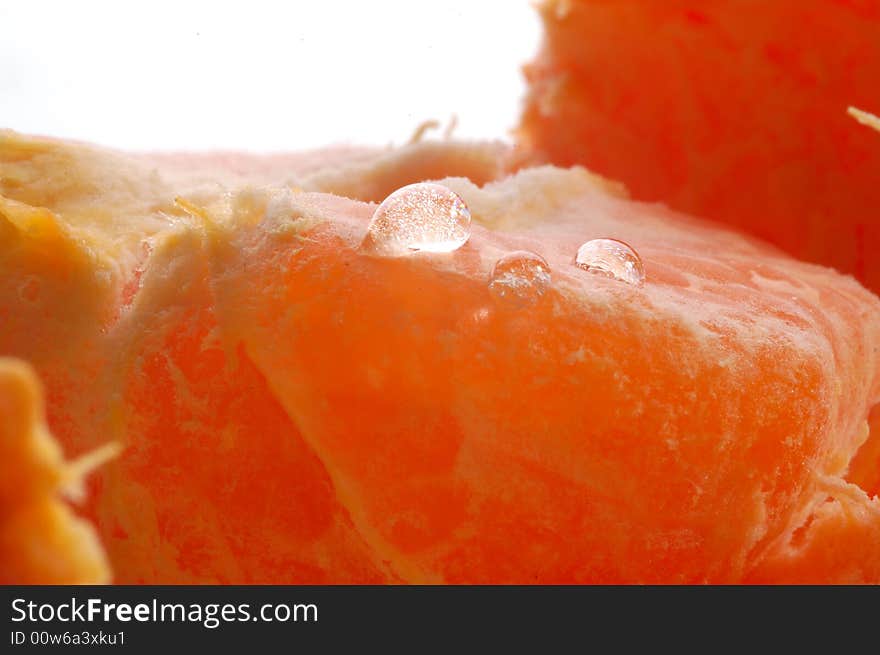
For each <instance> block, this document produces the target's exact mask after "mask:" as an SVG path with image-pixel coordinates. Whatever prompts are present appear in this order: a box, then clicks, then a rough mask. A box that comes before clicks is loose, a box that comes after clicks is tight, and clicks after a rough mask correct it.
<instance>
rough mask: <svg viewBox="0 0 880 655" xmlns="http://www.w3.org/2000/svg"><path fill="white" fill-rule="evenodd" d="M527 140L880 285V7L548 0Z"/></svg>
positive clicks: (535, 154) (640, 194) (539, 155)
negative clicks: (875, 115)
mask: <svg viewBox="0 0 880 655" xmlns="http://www.w3.org/2000/svg"><path fill="white" fill-rule="evenodd" d="M541 16H542V19H543V22H544V27H545V35H546V36H545V40H544V46H543V48H542V50H541V52H540V53H539V54H538V56H537V57H536V58H535V59H534V61H533V62H532V63H530V64H529V65H528V66H527V67H526V75H527V77H528V80H529V83H530V92H529V96H528V100H527V103H526V109H525V113H524V116H523V120H522V125H521V127H520V131H519V139H520V143H521V145H523V146H524V148H525V150H527V151H530V152H531V157H532V160H533V161H534V159H537V160H541V161H550V162H553V163H556V164H559V165H565V166H568V165H572V164H582V165H585V166H588V167H589V168H591V169H592V170H595V171H596V172H598V173H602V174H603V175H608V176H611V177H613V178H615V179H619V180H621V181H622V182H624V183H625V184H626V185H627V186H628V187H629V188H630V190H631V191H632V193H633V195H634V196H635V197H636V198H639V199H643V200H658V201H662V202H666V203H669V204H670V205H671V206H672V207H675V208H676V209H679V210H682V211H686V212H688V213H692V214H695V215H698V216H704V217H707V218H712V219H716V220H720V221H724V222H725V223H729V224H731V225H735V226H737V227H739V228H740V229H743V230H746V231H748V232H751V233H753V234H755V235H757V236H759V237H761V238H764V239H766V240H769V241H770V242H772V243H774V244H776V245H777V246H779V247H781V248H784V249H785V250H787V251H788V252H789V253H791V254H793V255H795V256H797V257H799V258H801V259H807V260H810V261H815V262H818V263H821V264H824V265H827V266H833V267H835V268H837V269H838V270H841V271H843V272H845V273H850V274H852V275H855V276H856V277H857V278H858V279H859V280H860V281H862V282H863V283H865V284H866V286H868V287H869V288H870V289H873V290H874V291H878V290H880V265H878V263H877V258H876V257H874V253H876V252H877V251H878V249H880V222H878V221H877V220H876V215H877V212H878V211H880V210H878V209H877V208H878V207H880V184H878V183H877V180H878V179H880V143H878V142H877V139H876V137H875V136H874V135H873V134H872V133H871V132H870V131H869V130H866V129H865V128H863V127H861V126H859V125H858V124H857V123H856V121H854V120H853V119H852V118H850V116H848V115H847V108H848V107H849V106H851V105H852V106H854V107H858V108H861V109H863V110H867V111H875V112H876V111H877V109H878V108H880V86H878V85H877V83H876V80H877V75H878V73H880V39H878V38H877V35H878V33H880V6H878V5H877V4H876V3H872V2H843V1H837V0H815V1H811V2H801V1H800V0H778V1H775V2H764V3H760V5H754V6H748V7H744V6H743V4H742V3H741V2H738V1H737V0H720V1H716V2H712V3H706V2H698V1H695V0H664V2H652V1H651V0H621V1H619V2H607V1H605V0H546V1H545V2H543V3H542V4H541Z"/></svg>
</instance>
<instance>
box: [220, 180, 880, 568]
mask: <svg viewBox="0 0 880 655" xmlns="http://www.w3.org/2000/svg"><path fill="white" fill-rule="evenodd" d="M443 183H445V184H446V185H448V186H449V187H450V188H452V189H453V190H455V191H456V192H457V193H458V194H459V195H460V196H461V197H462V198H464V199H465V201H466V202H467V203H468V205H469V206H470V208H471V211H472V214H473V218H474V221H475V222H476V223H478V225H477V226H476V227H475V228H474V231H473V234H472V235H471V238H470V240H469V241H468V243H467V244H466V245H465V246H464V247H462V248H461V249H460V250H458V251H456V252H455V253H453V254H449V255H428V254H418V255H414V256H411V257H403V258H383V257H376V256H373V255H370V254H368V253H366V252H364V251H362V250H360V249H359V243H360V241H361V239H362V238H363V234H364V232H365V229H366V226H367V223H368V221H369V219H370V216H371V213H372V210H373V206H372V205H369V204H365V203H362V202H357V201H353V200H348V199H342V198H337V197H332V196H327V195H323V194H311V193H301V194H285V196H284V197H285V200H284V202H285V203H286V205H285V206H286V209H284V210H282V211H279V210H278V207H279V205H278V204H277V203H275V204H273V206H274V207H275V212H274V213H273V215H272V216H271V217H267V216H265V215H262V214H260V213H259V211H257V212H256V214H255V213H254V211H253V210H251V209H243V210H238V211H229V212H226V213H225V214H222V215H220V214H218V215H217V223H216V229H215V230H214V231H212V232H211V233H210V234H209V237H208V241H209V246H208V248H209V253H210V255H209V258H210V266H211V271H212V272H211V280H212V285H213V288H214V293H215V296H216V301H217V316H218V324H219V326H220V330H221V333H223V334H224V335H225V337H224V338H226V339H228V340H230V341H231V342H232V343H242V344H243V348H244V351H245V352H246V353H247V356H248V357H249V358H250V359H251V361H252V362H253V363H254V365H255V367H256V368H257V369H258V370H259V371H260V372H261V374H262V375H263V376H265V379H266V381H267V384H268V386H269V388H271V389H272V392H273V394H274V396H275V397H276V398H277V400H278V402H279V403H280V405H281V406H282V407H283V408H284V410H285V412H286V413H287V415H288V416H290V417H291V420H293V421H294V422H295V423H296V425H297V426H298V427H299V430H300V432H301V434H302V436H303V439H304V440H305V442H306V443H307V444H308V445H309V447H310V448H311V449H313V451H314V453H315V454H316V456H317V457H318V458H319V459H320V460H321V462H322V464H323V465H324V467H325V468H326V470H327V472H328V475H329V476H330V479H331V480H332V483H333V486H334V489H335V490H336V494H337V498H338V500H339V502H341V503H342V505H343V506H345V508H346V509H347V510H348V512H349V514H350V516H351V519H352V521H353V523H354V525H355V526H356V527H357V529H358V531H359V532H360V534H361V535H362V536H363V537H364V539H365V540H366V542H367V543H368V544H369V545H370V547H371V548H372V549H373V550H374V551H375V552H376V553H378V554H379V555H380V557H381V558H382V559H383V560H386V561H388V562H389V563H390V564H391V566H392V567H393V570H394V571H395V573H396V574H397V575H399V576H400V577H401V578H402V579H404V580H407V581H411V582H706V581H710V582H733V581H740V580H742V579H743V577H744V576H745V575H747V574H748V573H749V572H750V571H752V570H753V569H754V567H755V566H757V564H758V563H759V562H761V561H763V560H764V559H765V558H766V557H768V553H773V552H776V549H779V548H781V547H783V546H784V545H785V544H788V543H789V542H790V540H791V538H792V535H793V534H794V533H795V531H796V529H797V528H799V527H800V526H801V525H803V523H804V522H805V521H806V520H807V519H808V517H809V516H810V515H811V514H812V513H813V512H814V510H815V508H816V506H817V504H818V503H819V502H821V499H822V498H823V497H824V496H822V494H823V492H822V488H821V485H820V482H819V480H820V479H826V478H830V479H835V480H839V479H840V478H841V477H842V476H843V475H844V474H845V472H846V470H847V466H848V464H849V461H850V459H851V458H852V457H853V455H854V453H855V452H856V450H857V449H858V447H859V446H860V445H861V443H862V442H863V441H864V439H865V436H866V433H867V431H866V428H865V425H866V423H865V422H866V417H867V413H868V410H869V408H870V407H871V406H872V405H873V404H874V403H875V402H876V401H877V397H878V391H880V386H878V381H880V379H878V375H877V372H878V361H877V357H878V354H877V353H878V345H880V344H878V340H880V312H878V309H880V304H878V301H877V299H876V297H874V296H873V295H872V294H870V293H869V292H867V291H865V290H864V289H863V288H861V287H860V286H859V285H858V284H857V283H856V282H854V281H853V280H851V279H848V278H845V277H842V276H840V275H838V274H836V273H834V272H833V271H831V270H829V269H825V268H821V267H818V266H813V265H809V264H803V263H799V262H796V261H794V260H792V259H790V258H788V257H787V256H785V255H783V254H781V253H779V252H778V251H775V250H774V249H772V248H770V247H768V246H765V245H762V244H760V243H758V242H755V241H751V240H749V239H747V238H743V237H741V236H738V235H736V234H734V233H731V232H726V231H724V230H721V229H718V228H717V227H714V226H712V225H710V224H707V223H704V222H700V221H697V220H694V219H690V218H687V217H684V216H681V215H677V214H674V213H673V212H670V211H668V210H665V209H663V208H661V207H659V206H656V205H644V204H638V203H633V202H631V201H629V200H627V199H625V198H623V197H621V195H620V193H619V192H617V190H616V189H615V188H613V187H609V185H607V184H606V183H604V182H601V181H600V180H598V179H597V178H595V177H593V176H591V175H590V174H588V173H586V172H585V171H583V170H581V169H573V170H569V171H563V170H559V169H553V168H549V167H548V168H538V169H531V170H527V171H523V172H520V173H519V174H517V175H516V176H514V177H511V178H507V179H505V180H503V181H500V182H496V183H492V184H489V185H486V186H485V187H484V188H482V189H481V188H478V187H477V186H475V185H473V184H471V183H469V182H468V181H466V180H462V179H447V180H445V181H444V182H443ZM267 193H270V195H271V192H267ZM267 202H268V201H267ZM599 236H613V237H614V238H620V239H622V240H624V241H626V242H627V243H629V244H631V245H632V246H633V247H634V248H635V249H636V251H637V252H638V253H640V254H641V256H642V258H643V260H644V264H645V269H646V275H647V279H648V283H647V284H646V285H645V286H644V287H643V288H637V287H633V286H630V285H628V284H625V283H622V282H620V281H617V280H612V279H608V278H604V277H601V276H597V275H591V274H590V273H588V272H586V271H582V270H580V269H578V268H577V267H575V266H574V265H573V257H574V253H575V251H576V250H577V247H578V245H579V244H580V243H582V242H583V241H584V240H586V239H588V238H592V237H599ZM522 249H526V250H531V251H533V252H536V253H538V254H540V255H541V256H543V257H544V258H545V259H546V260H547V262H548V263H549V265H550V267H551V268H552V270H553V280H554V288H553V289H552V290H551V291H549V292H548V293H546V294H545V295H544V296H543V297H542V298H541V300H540V301H539V302H538V304H536V305H535V306H534V307H532V308H531V309H530V310H529V311H526V312H522V311H517V310H514V309H512V308H506V307H504V306H498V305H497V304H496V303H493V301H492V298H491V295H490V292H489V290H488V286H487V280H488V278H489V276H490V273H491V270H492V267H493V264H494V262H495V261H496V260H497V259H498V258H499V257H501V256H503V255H504V254H505V253H507V252H509V251H511V250H522ZM826 574H827V576H828V577H829V578H834V577H835V576H836V575H837V572H836V571H834V570H829V571H826Z"/></svg>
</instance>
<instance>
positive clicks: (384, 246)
mask: <svg viewBox="0 0 880 655" xmlns="http://www.w3.org/2000/svg"><path fill="white" fill-rule="evenodd" d="M470 235H471V212H470V210H469V209H468V208H467V205H466V204H465V203H464V200H462V199H461V198H460V197H459V196H458V195H457V194H456V193H454V192H453V191H451V190H450V189H447V188H446V187H445V186H443V185H442V184H434V183H431V182H420V183H418V184H410V185H408V186H405V187H402V188H400V189H398V190H397V191H395V192H394V193H392V194H391V195H390V196H388V197H387V198H385V200H383V201H382V204H381V205H379V206H378V207H377V208H376V211H375V212H374V213H373V219H372V220H371V221H370V226H369V227H368V228H367V236H366V238H365V239H364V247H365V248H367V249H369V250H373V251H374V252H378V253H380V254H385V255H405V254H407V253H410V252H413V251H420V250H421V251H426V252H452V251H453V250H456V249H458V248H460V247H461V246H462V245H464V243H465V241H467V240H468V237H470Z"/></svg>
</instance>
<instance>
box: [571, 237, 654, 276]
mask: <svg viewBox="0 0 880 655" xmlns="http://www.w3.org/2000/svg"><path fill="white" fill-rule="evenodd" d="M574 263H575V266H577V267H578V268H581V269H583V270H585V271H589V272H590V273H595V274H597V275H601V276H603V277H607V278H612V279H614V280H620V281H621V282H626V283H628V284H632V285H634V286H637V287H638V286H642V285H643V284H644V283H645V266H644V264H642V259H641V257H639V255H638V253H637V252H636V251H635V250H634V249H633V248H632V247H631V246H629V245H628V244H626V243H624V242H623V241H618V240H617V239H593V240H591V241H587V242H586V243H585V244H583V245H582V246H581V247H580V248H578V251H577V255H576V256H575V259H574Z"/></svg>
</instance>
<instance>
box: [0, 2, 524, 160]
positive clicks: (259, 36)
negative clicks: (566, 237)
mask: <svg viewBox="0 0 880 655" xmlns="http://www.w3.org/2000/svg"><path fill="white" fill-rule="evenodd" d="M0 34H2V37H0V127H9V128H12V129H15V130H18V131H21V132H27V133H36V134H50V135H54V136H63V137H70V138H75V139H80V140H87V141H94V142H98V143H103V144H106V145H111V146H118V147H125V148H135V149H183V148H236V149H249V150H263V151H271V150H290V149H304V148H312V147H318V146H321V145H325V144H329V143H339V142H347V143H360V144H377V145H380V144H385V143H391V142H393V143H401V142H403V141H406V140H407V138H408V137H409V136H410V134H411V133H412V131H413V129H414V128H415V127H416V126H417V125H418V124H419V123H421V122H422V121H424V120H428V119H437V120H439V121H441V122H442V123H447V122H448V121H449V119H450V117H451V116H452V114H457V116H458V128H457V129H456V132H455V134H456V136H459V137H479V138H504V137H506V136H507V134H508V131H509V130H510V128H512V127H513V126H514V125H515V124H516V122H517V119H518V115H519V111H520V107H521V99H522V95H523V93H524V88H525V85H524V82H523V79H522V73H521V65H522V63H524V62H526V61H528V60H529V59H530V58H531V57H532V56H533V55H534V53H535V52H536V50H537V47H538V42H539V39H540V26H539V21H538V18H537V13H536V12H535V10H534V8H533V7H532V6H531V5H530V4H529V2H527V1H526V0H491V1H490V0H439V1H438V0H434V1H426V0H410V1H401V0H362V1H357V0H308V1H305V0H302V1H296V2H280V1H276V2H264V1H253V0H251V1H247V2H236V3H223V2H213V3H210V2H204V3H203V2H185V1H184V0H179V1H178V2H166V1H156V2H138V3H135V2H123V1H121V0H120V1H117V2H97V1H86V2H82V1H67V2H63V1H58V2H47V1H44V0H36V1H34V0H0Z"/></svg>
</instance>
